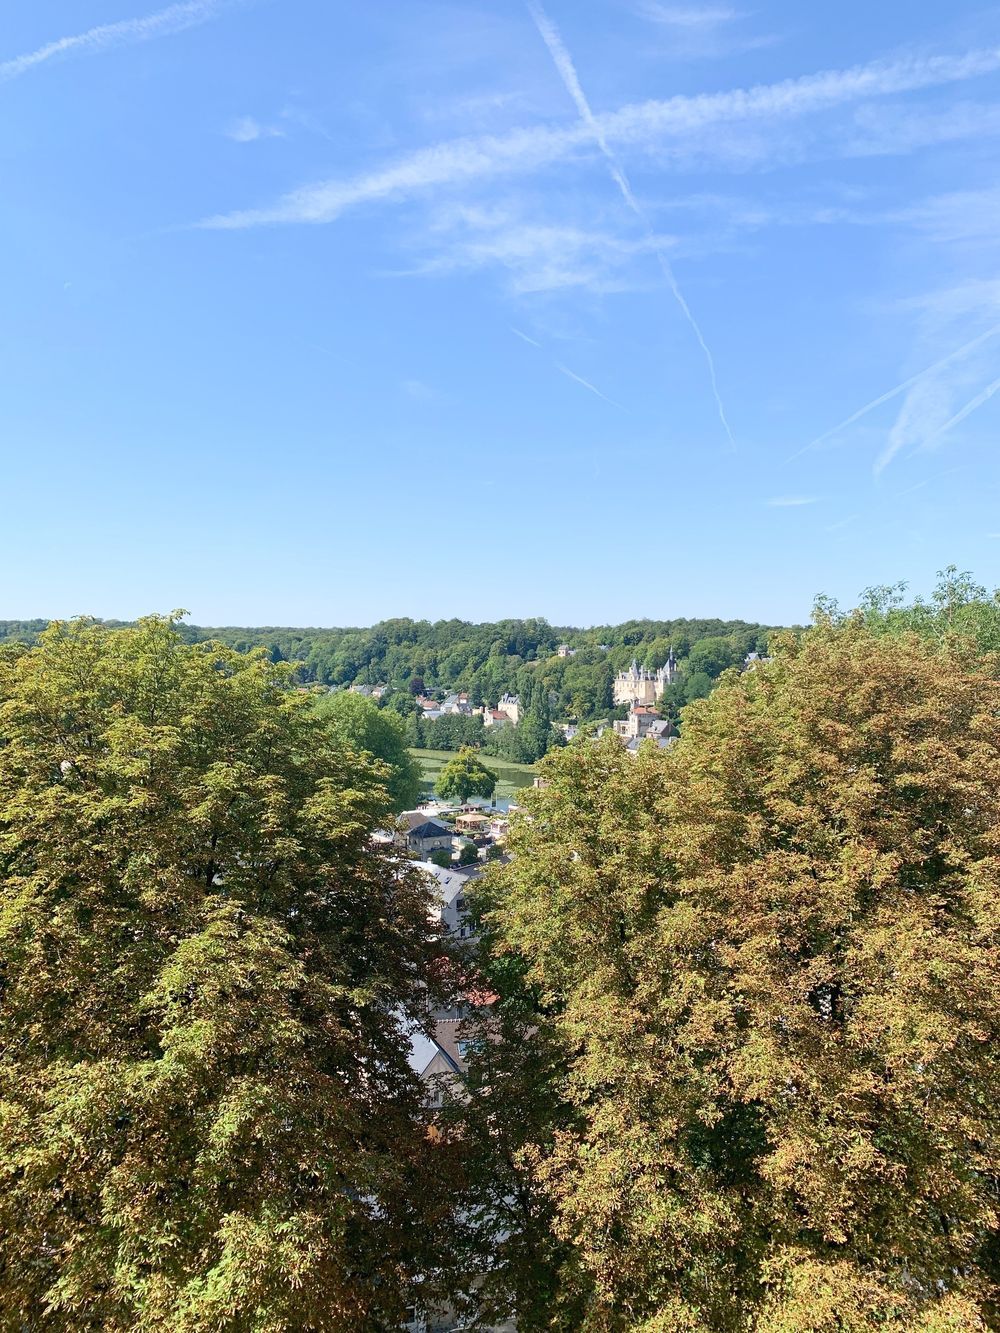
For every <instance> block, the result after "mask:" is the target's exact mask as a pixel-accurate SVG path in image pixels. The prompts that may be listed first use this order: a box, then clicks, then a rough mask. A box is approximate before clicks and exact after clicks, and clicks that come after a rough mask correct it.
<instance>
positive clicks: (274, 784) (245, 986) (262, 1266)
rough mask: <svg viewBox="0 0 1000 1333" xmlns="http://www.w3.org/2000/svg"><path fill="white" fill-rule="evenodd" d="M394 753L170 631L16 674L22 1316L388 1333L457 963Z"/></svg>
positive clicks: (3, 908)
mask: <svg viewBox="0 0 1000 1333" xmlns="http://www.w3.org/2000/svg"><path fill="white" fill-rule="evenodd" d="M385 775H386V770H385V766H384V765H382V764H379V763H377V762H376V761H375V760H373V759H371V758H370V757H369V756H362V755H360V754H358V753H357V752H356V751H354V750H352V749H350V748H348V747H347V746H345V745H344V744H343V742H342V739H341V738H339V737H336V736H334V735H333V734H332V732H331V730H330V727H329V725H328V724H327V722H326V721H324V719H323V718H322V717H320V716H318V715H317V714H316V712H315V711H314V709H313V708H312V705H311V701H310V699H309V697H308V696H304V695H302V694H301V693H300V692H298V691H296V690H295V689H294V688H291V687H290V685H289V677H288V669H287V668H285V667H282V666H280V665H279V666H276V665H274V664H273V663H272V662H271V661H270V660H269V659H268V658H267V657H266V656H265V655H264V654H262V653H253V654H248V655H243V654H240V653H237V652H235V651H233V650H231V649H228V648H225V647H222V646H219V645H206V644H199V645H185V644H184V643H183V642H182V641H181V639H180V638H179V636H178V635H177V633H176V632H175V630H174V627H173V626H172V624H171V623H170V622H169V621H167V620H162V619H158V618H155V617H153V618H149V619H147V620H144V621H142V622H140V623H139V624H138V625H137V626H136V627H134V628H131V629H122V630H109V629H107V628H104V627H101V626H97V625H93V624H88V623H85V622H81V623H75V624H72V625H57V626H54V627H53V628H51V629H50V630H49V631H47V632H46V634H45V635H44V636H43V639H42V642H41V644H40V646H39V647H38V648H37V649H33V650H30V651H27V652H22V653H18V654H6V655H5V656H4V658H3V660H2V662H0V1237H2V1246H0V1328H4V1329H8V1328H9V1329H18V1330H19V1329H21V1328H26V1327H34V1326H36V1324H38V1323H39V1322H40V1321H41V1320H42V1319H43V1317H44V1320H45V1324H46V1326H47V1327H52V1328H58V1329H78V1328H79V1329H83V1328H88V1329H89V1328H102V1329H108V1330H122V1331H123V1333H124V1330H154V1329H155V1330H158V1331H159V1330H162V1331H163V1333H166V1331H167V1330H169V1331H170V1333H175V1330H190V1331H192V1333H193V1331H194V1330H198V1331H199V1333H200V1331H201V1330H206V1333H207V1330H223V1329H225V1330H242V1329H247V1330H250V1329H253V1330H265V1329H267V1330H279V1329H280V1330H293V1329H305V1328H315V1329H321V1328H322V1329H343V1330H352V1333H353V1331H354V1330H357V1329H360V1328H366V1327H385V1326H391V1325H392V1323H393V1322H394V1321H396V1320H397V1319H398V1317H399V1314H400V1311H401V1310H402V1307H403V1306H404V1304H405V1303H406V1299H407V1290H408V1286H409V1284H410V1283H411V1282H412V1280H413V1279H414V1278H415V1277H416V1275H417V1274H418V1273H420V1272H422V1271H425V1270H426V1269H427V1268H428V1267H429V1262H428V1257H427V1248H428V1246H429V1243H430V1240H431V1236H430V1233H429V1230H428V1229H427V1228H426V1227H423V1226H421V1225H420V1217H421V1208H422V1207H423V1205H424V1203H425V1202H426V1201H427V1200H428V1199H429V1197H430V1194H431V1191H430V1190H429V1189H428V1187H427V1181H428V1180H429V1179H430V1178H431V1176H432V1166H433V1164H432V1163H431V1162H430V1161H429V1160H428V1155H427V1152H426V1142H425V1138H424V1133H425V1118H424V1114H423V1112H422V1110H421V1106H420V1090H419V1087H418V1086H417V1083H416V1080H415V1077H414V1075H413V1073H412V1071H411V1070H410V1069H409V1066H408V1064H407V1059H406V1055H407V1049H408V1043H407V1038H406V1030H407V1027H408V1025H409V1024H411V1023H412V1022H415V1021H420V1020H421V1018H422V1017H423V1016H424V1014H425V1012H426V1006H427V1004H428V1002H429V998H430V996H429V991H428V984H427V981H428V977H430V976H431V975H432V966H431V964H432V962H433V960H434V958H435V956H436V953H437V945H436V943H435V941H434V939H433V938H432V936H431V934H430V931H429V927H428V898H427V891H426V888H425V886H424V884H423V882H422V881H421V880H420V879H419V878H418V877H416V876H415V875H414V873H413V872H412V870H411V869H410V868H409V866H408V863H406V862H399V861H397V860H396V858H395V857H394V854H393V853H392V851H391V849H389V848H387V847H385V846H384V845H383V844H378V843H375V842H373V841H372V839H371V834H372V832H373V831H374V830H375V829H377V828H379V827H384V826H385V825H386V823H387V822H389V821H390V820H391V809H390V804H391V803H390V800H389V797H388V796H387V793H386V788H385V785H384V779H385Z"/></svg>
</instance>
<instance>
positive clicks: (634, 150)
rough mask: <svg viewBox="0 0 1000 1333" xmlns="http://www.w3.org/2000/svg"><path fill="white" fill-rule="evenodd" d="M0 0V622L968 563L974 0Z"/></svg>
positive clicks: (981, 332)
mask: <svg viewBox="0 0 1000 1333" xmlns="http://www.w3.org/2000/svg"><path fill="white" fill-rule="evenodd" d="M9 8H11V9H12V11H13V12H11V13H9V14H7V15H5V19H4V24H3V31H2V35H0V43H2V47H0V104H2V106H3V114H2V115H0V173H2V180H3V208H2V210H0V274H2V294H3V295H2V300H0V440H2V442H3V445H4V450H3V454H4V473H3V475H4V479H5V483H6V484H5V487H4V490H5V493H6V494H5V503H4V522H3V524H2V526H0V570H2V571H3V573H2V575H0V616H29V615H71V614H78V613H84V612H86V613H92V614H97V615H106V616H131V615H134V614H137V613H140V612H142V611H146V610H151V609H157V610H167V609H170V608H171V607H174V606H178V605H180V606H184V607H187V608H188V609H189V610H190V611H191V612H192V615H193V618H194V619H195V620H196V621H200V622H201V623H215V624H222V623H227V624H233V623H240V624H248V623H250V624H263V623H271V624H345V623H354V624H364V623H370V622H372V621H374V620H376V619H378V618H380V617H383V616H386V615H414V616H431V617H437V616H450V615H460V616H464V617H470V618H474V619H492V618H495V617H498V616H502V615H521V614H540V615H546V616H548V617H549V618H550V619H551V620H553V621H555V622H557V623H581V624H585V623H593V622H605V621H616V620H621V619H624V618H626V617H629V616H634V615H649V616H656V617H665V616H673V615H685V614H705V615H711V614H718V615H724V616H744V617H746V618H748V619H761V620H765V621H788V620H802V619H804V618H805V617H806V616H807V615H808V611H809V607H810V604H811V601H812V598H813V595H814V594H815V593H817V592H826V593H829V594H832V595H835V596H839V597H840V598H841V599H842V600H844V601H846V602H848V603H849V602H851V600H852V599H853V598H854V597H855V596H856V595H857V593H858V592H859V591H860V590H861V589H862V588H863V587H865V586H866V585H868V584H871V583H876V582H887V581H895V580H897V579H907V580H909V581H910V583H911V585H912V586H913V587H914V588H916V589H925V588H926V587H927V586H929V584H930V583H931V582H932V580H933V573H934V571H935V570H936V569H937V568H939V567H940V566H942V565H944V564H946V563H957V564H958V565H960V566H961V567H963V568H971V569H973V570H974V571H975V572H976V573H977V574H978V575H979V577H980V578H981V579H982V580H983V581H985V582H988V583H993V582H1000V577H998V571H997V562H998V557H1000V506H998V498H1000V492H998V483H1000V458H998V452H997V448H996V439H997V430H998V425H1000V392H997V393H996V396H995V397H993V396H992V394H993V392H994V391H995V390H997V389H1000V381H998V376H1000V268H998V259H1000V171H998V161H1000V158H998V148H1000V7H998V6H997V5H980V4H966V3H963V2H962V0H956V3H953V4H952V5H950V6H947V7H946V6H944V5H941V4H937V3H930V2H929V0H925V2H924V3H919V2H918V3H915V2H914V0H905V2H904V0H879V3H878V4H872V3H871V0H865V3H861V2H860V0H842V2H841V3H840V4H838V5H837V6H823V7H819V6H813V5H803V4H802V3H801V0H798V2H797V3H792V2H791V0H756V2H755V0H748V3H746V4H743V3H741V0H732V3H731V4H730V3H727V2H726V0H703V2H702V3H698V2H697V0H676V3H675V0H573V2H572V3H570V0H546V4H545V8H544V9H541V8H538V7H531V6H527V7H526V6H525V5H524V4H521V3H513V2H508V0H462V2H461V3H457V2H456V3H453V4H443V3H436V2H435V0H427V2H425V0H419V2H417V3H415V2H414V0H405V2H397V0H378V3H376V4H361V3H354V2H353V0H346V2H345V3H338V4H333V3H330V0H246V2H244V3H241V2H240V0H217V2H214V3H213V2H212V0H185V2H183V3H177V4H173V5H171V6H169V7H161V8H160V9H157V8H155V0H153V5H152V6H149V5H147V7H143V5H142V4H141V2H140V0H37V3H34V4H32V5H30V6H29V5H19V6H12V7H9ZM821 9H822V16H821V12H820V11H821ZM872 404H874V406H871V405H872ZM863 409H868V410H863ZM851 418H854V419H853V420H852V419H851ZM843 423H846V424H843Z"/></svg>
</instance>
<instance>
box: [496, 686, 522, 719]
mask: <svg viewBox="0 0 1000 1333" xmlns="http://www.w3.org/2000/svg"><path fill="white" fill-rule="evenodd" d="M497 712H498V713H503V714H504V715H505V716H506V717H508V718H510V720H511V722H513V724H514V726H515V727H516V726H517V724H518V723H519V722H520V720H521V700H520V699H519V698H518V696H517V695H516V694H504V695H502V696H501V698H500V702H499V703H498V704H497Z"/></svg>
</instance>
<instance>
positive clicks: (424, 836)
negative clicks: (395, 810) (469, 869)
mask: <svg viewBox="0 0 1000 1333" xmlns="http://www.w3.org/2000/svg"><path fill="white" fill-rule="evenodd" d="M399 819H400V825H401V828H400V831H399V832H398V833H397V834H396V838H395V841H396V843H397V844H398V845H399V846H400V847H405V848H406V850H407V851H408V852H410V853H412V854H415V855H416V856H418V857H420V859H421V860H424V859H425V858H426V857H428V856H429V855H430V854H431V852H436V851H440V850H441V849H442V848H447V849H448V851H449V852H450V851H451V850H452V848H453V846H454V842H455V833H454V830H453V829H450V828H448V827H447V826H446V825H444V824H442V823H441V822H440V821H439V820H437V819H431V818H429V817H428V815H427V811H426V810H406V811H404V813H403V814H402V815H400V817H399Z"/></svg>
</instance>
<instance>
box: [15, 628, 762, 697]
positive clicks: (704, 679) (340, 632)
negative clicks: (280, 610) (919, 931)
mask: <svg viewBox="0 0 1000 1333" xmlns="http://www.w3.org/2000/svg"><path fill="white" fill-rule="evenodd" d="M46 623H47V622H46V621H44V620H8V621H0V641H3V640H10V639H14V640H18V641H21V642H25V643H34V642H35V641H36V640H37V637H38V635H39V633H40V632H41V630H42V629H44V627H45V625H46ZM771 628H772V627H770V626H766V625H760V624H755V623H751V622H747V621H743V620H714V619H704V620H691V619H676V620H628V621H625V622H624V623H623V624H620V625H598V626H595V627H593V628H590V629H574V628H568V627H560V626H554V625H550V624H549V623H548V621H546V620H542V619H535V618H532V619H527V620H501V621H497V622H495V623H484V624H473V623H471V622H469V621H465V620H438V621H433V622H431V621H427V620H409V619H397V620H384V621H382V622H381V623H379V624H377V625H373V626H372V627H371V628H369V629H356V628H355V629H351V628H346V629H316V628H311V629H291V628H278V627H263V628H256V629H254V628H240V627H230V626H224V627H218V628H213V627H207V626H199V625H181V626H179V629H180V632H181V634H182V635H183V637H184V638H185V639H186V640H188V641H189V642H196V641H199V640H206V639H216V640H219V641H220V642H222V643H225V644H227V645H228V646H229V647H232V648H236V649H239V650H241V651H245V650H247V649H249V648H256V647H263V648H265V649H266V650H267V652H268V654H269V655H270V657H271V660H272V661H274V662H281V661H287V662H293V663H296V664H297V668H298V678H299V680H300V681H301V682H303V683H308V682H313V681H315V682H318V683H319V684H322V685H327V686H334V687H335V686H342V685H369V686H377V685H387V686H389V687H390V690H389V692H388V693H389V695H390V696H391V694H392V693H393V692H394V691H398V692H399V694H400V695H402V696H403V697H401V698H399V699H397V700H396V707H397V709H398V711H400V712H402V713H404V714H405V713H407V712H410V711H412V709H411V708H410V707H409V705H408V703H407V696H412V695H413V694H417V693H423V692H425V691H427V692H434V691H439V692H440V691H443V690H453V689H458V688H461V689H464V690H468V692H469V694H470V696H471V697H472V700H473V702H474V703H475V704H476V705H479V704H481V703H488V704H495V703H496V701H497V699H499V697H500V696H501V695H502V694H504V693H505V692H506V691H510V692H511V693H516V694H530V693H531V692H532V689H533V687H534V685H535V683H536V682H537V681H539V680H541V681H543V682H544V685H545V688H546V690H547V691H548V693H549V695H550V706H551V708H552V714H553V717H577V718H580V719H581V720H586V719H589V718H594V717H597V716H598V715H600V714H601V713H606V712H607V711H608V710H609V709H610V708H611V683H612V680H613V678H614V675H615V672H617V671H620V670H621V669H622V668H623V667H626V666H627V665H628V664H629V663H630V662H631V661H632V659H633V658H636V659H637V660H638V662H639V664H640V665H641V666H645V667H648V668H651V669H655V668H656V667H659V666H662V665H663V663H664V662H665V661H666V660H667V656H668V654H669V652H670V649H671V648H673V650H674V652H675V654H676V655H677V657H678V658H679V659H680V661H681V663H682V668H683V670H682V679H681V680H680V681H679V682H678V683H677V685H676V686H675V687H674V697H673V698H668V700H667V701H666V706H667V707H668V708H671V707H673V708H678V707H680V706H681V705H682V704H683V703H684V702H686V700H687V699H689V698H696V697H699V696H700V695H703V694H706V693H707V692H708V689H709V688H710V686H711V682H712V681H713V680H714V679H715V678H716V677H717V676H719V675H720V674H721V673H722V671H724V670H725V669H726V667H728V666H733V665H735V664H736V663H738V662H740V661H742V660H743V658H744V657H745V656H746V654H747V653H748V652H761V653H763V652H764V651H766V646H767V639H768V634H769V632H770V630H771ZM561 644H565V645H567V647H568V648H569V649H570V650H571V652H572V654H573V655H572V656H566V657H558V656H557V655H556V654H557V650H558V648H559V646H560V645H561Z"/></svg>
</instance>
